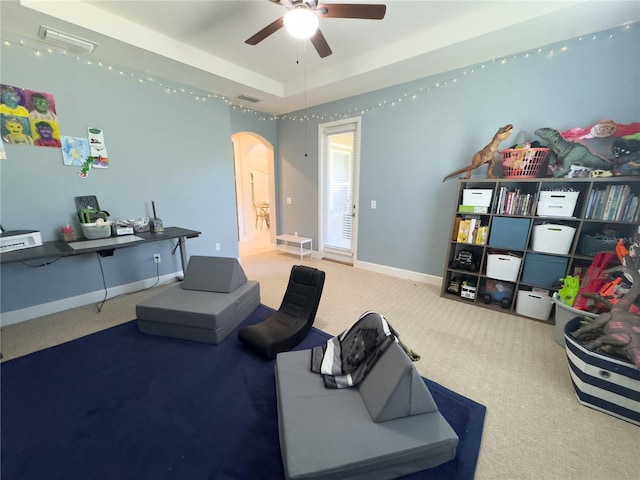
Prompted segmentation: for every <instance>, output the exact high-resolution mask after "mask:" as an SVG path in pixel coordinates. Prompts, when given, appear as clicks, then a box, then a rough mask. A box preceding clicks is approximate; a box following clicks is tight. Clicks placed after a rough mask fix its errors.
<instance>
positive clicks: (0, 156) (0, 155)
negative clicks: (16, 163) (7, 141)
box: [0, 137, 7, 160]
mask: <svg viewBox="0 0 640 480" xmlns="http://www.w3.org/2000/svg"><path fill="white" fill-rule="evenodd" d="M6 159H7V151H6V150H5V149H4V142H3V141H2V137H0V160H6Z"/></svg>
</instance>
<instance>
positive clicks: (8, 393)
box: [0, 306, 485, 480]
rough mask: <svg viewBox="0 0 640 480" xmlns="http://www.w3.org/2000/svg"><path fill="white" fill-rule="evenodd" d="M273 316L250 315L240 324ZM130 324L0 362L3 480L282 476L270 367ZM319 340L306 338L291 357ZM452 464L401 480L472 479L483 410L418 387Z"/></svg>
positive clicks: (223, 348)
mask: <svg viewBox="0 0 640 480" xmlns="http://www.w3.org/2000/svg"><path fill="white" fill-rule="evenodd" d="M272 312H273V310H271V309H270V308H268V307H264V306H260V307H258V309H256V311H255V312H254V313H253V314H252V315H251V316H250V317H249V319H247V320H246V321H245V322H244V323H243V325H244V324H249V323H255V322H259V321H261V320H263V319H265V318H266V317H267V316H268V315H270V314H271V313H272ZM236 334H237V330H236V331H234V332H232V333H231V334H230V335H229V337H227V339H226V340H225V341H224V342H222V343H221V344H219V345H207V344H201V343H197V342H189V341H184V340H178V339H171V338H165V337H156V336H150V335H145V334H142V333H140V332H139V331H138V329H137V325H136V322H135V321H131V322H127V323H124V324H121V325H118V326H115V327H112V328H109V329H107V330H104V331H101V332H98V333H94V334H91V335H88V336H85V337H82V338H79V339H77V340H73V341H70V342H67V343H63V344H61V345H58V346H54V347H51V348H47V349H44V350H41V351H38V352H35V353H32V354H29V355H26V356H22V357H19V358H16V359H13V360H8V361H5V362H3V364H2V376H1V400H2V410H1V421H2V430H1V454H2V464H1V471H0V473H1V478H2V479H3V480H29V479H34V480H35V479H38V480H43V479H83V478H92V479H136V480H144V479H149V480H151V479H154V480H156V479H165V478H167V479H185V480H187V479H188V480H192V479H207V478H211V479H238V480H244V479H257V478H260V479H281V478H283V476H284V475H283V470H282V462H281V457H280V447H279V443H278V430H277V429H278V426H277V411H276V397H275V384H274V372H273V366H274V365H273V363H274V362H273V361H266V360H263V359H262V358H259V357H257V356H255V355H254V354H252V353H251V352H249V351H248V350H246V349H245V348H244V347H243V346H242V345H241V344H240V342H239V341H238V340H237V338H236ZM327 338H329V335H328V334H326V333H324V332H322V331H320V330H318V329H315V328H314V329H313V330H312V331H311V332H310V334H309V335H308V336H307V338H306V339H305V340H304V341H303V343H302V344H300V345H299V346H298V347H296V348H297V349H308V348H311V347H313V346H316V345H319V344H321V343H323V342H324V341H326V339H327ZM425 382H426V384H427V386H428V387H429V389H430V391H431V393H432V395H433V397H434V399H435V401H436V403H437V404H438V406H439V408H440V411H441V412H442V414H443V415H444V416H445V418H447V420H448V421H449V423H450V424H451V426H452V427H453V428H454V430H456V433H457V434H458V435H459V436H460V444H459V448H458V454H457V456H456V459H454V460H452V461H451V462H448V463H446V464H444V465H441V466H440V467H437V468H435V469H430V470H426V471H423V472H418V473H416V474H413V475H410V476H408V477H405V478H406V479H442V480H444V479H447V480H463V479H471V478H473V475H474V471H475V468H476V464H477V460H478V453H479V448H480V441H481V436H482V429H483V422H484V416H485V407H484V406H482V405H481V404H479V403H477V402H474V401H473V400H470V399H468V398H466V397H464V396H462V395H459V394H457V393H455V392H453V391H451V390H449V389H447V388H445V387H444V386H442V385H439V384H438V383H435V382H432V381H430V380H425Z"/></svg>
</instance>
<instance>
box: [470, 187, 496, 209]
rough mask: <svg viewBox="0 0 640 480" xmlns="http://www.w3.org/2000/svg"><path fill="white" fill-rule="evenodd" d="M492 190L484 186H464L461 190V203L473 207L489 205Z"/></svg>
mask: <svg viewBox="0 0 640 480" xmlns="http://www.w3.org/2000/svg"><path fill="white" fill-rule="evenodd" d="M492 193H493V190H491V189H485V188H465V189H464V190H463V191H462V204H463V205H473V206H474V207H488V206H489V205H491V194H492Z"/></svg>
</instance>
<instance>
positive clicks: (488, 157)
mask: <svg viewBox="0 0 640 480" xmlns="http://www.w3.org/2000/svg"><path fill="white" fill-rule="evenodd" d="M511 132H513V125H511V124H507V125H505V126H504V127H500V128H499V129H498V131H497V132H496V134H495V135H494V136H493V139H492V140H491V142H489V144H487V145H486V146H485V147H484V148H483V149H482V150H479V151H477V152H476V153H475V154H474V155H473V157H471V165H469V166H467V167H464V168H461V169H460V170H456V171H455V172H451V173H450V174H449V175H447V176H446V177H444V178H443V179H442V181H443V182H444V181H445V180H446V179H447V178H451V177H453V176H455V175H460V174H461V173H463V172H467V174H466V175H465V176H464V177H462V178H471V172H472V171H473V170H475V169H476V168H478V167H480V166H482V165H484V164H485V163H488V164H489V168H488V169H487V178H497V177H496V176H495V175H494V174H493V173H492V170H493V167H494V165H495V163H496V159H495V155H496V152H497V151H498V146H500V143H502V141H504V140H506V139H507V137H509V135H511Z"/></svg>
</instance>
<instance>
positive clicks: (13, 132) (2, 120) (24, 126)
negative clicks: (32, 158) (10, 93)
mask: <svg viewBox="0 0 640 480" xmlns="http://www.w3.org/2000/svg"><path fill="white" fill-rule="evenodd" d="M0 132H1V134H2V140H3V141H4V142H5V143H9V144H12V145H33V144H34V143H33V135H32V134H31V124H30V123H29V117H22V116H19V115H12V114H4V113H3V114H2V115H0Z"/></svg>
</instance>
